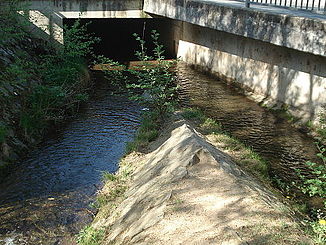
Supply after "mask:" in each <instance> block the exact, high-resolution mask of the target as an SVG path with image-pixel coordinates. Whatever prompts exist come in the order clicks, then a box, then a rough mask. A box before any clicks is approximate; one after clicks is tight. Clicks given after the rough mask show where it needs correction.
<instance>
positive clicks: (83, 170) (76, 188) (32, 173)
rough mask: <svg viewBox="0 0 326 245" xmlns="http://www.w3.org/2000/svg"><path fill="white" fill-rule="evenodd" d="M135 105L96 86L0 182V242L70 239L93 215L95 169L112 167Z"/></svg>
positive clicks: (129, 131) (133, 124)
mask: <svg viewBox="0 0 326 245" xmlns="http://www.w3.org/2000/svg"><path fill="white" fill-rule="evenodd" d="M140 109H141V108H140V107H139V105H137V104H136V103H135V102H132V101H129V100H128V98H127V96H125V95H115V96H113V95H111V91H110V89H109V88H108V87H107V86H105V85H103V84H102V86H98V88H97V89H96V92H95V94H94V96H93V99H91V101H90V102H89V104H88V105H87V106H86V108H85V110H84V111H83V112H81V113H79V114H78V116H77V117H76V118H75V119H74V120H73V121H72V122H71V123H69V125H67V126H66V127H65V128H64V130H63V131H62V132H60V133H58V135H57V136H55V137H52V138H51V139H48V140H46V141H44V142H43V143H42V144H41V146H40V147H39V148H38V149H36V150H35V151H33V152H31V153H30V154H29V157H27V159H26V160H24V161H23V162H22V163H21V164H19V168H16V169H15V170H14V171H13V173H12V174H11V175H10V176H8V177H7V178H6V180H5V181H4V182H3V183H2V184H0V190H1V192H0V217H1V218H0V244H1V240H3V241H2V242H3V244H6V243H8V244H63V243H64V242H63V241H62V240H63V239H64V240H66V244H72V242H71V241H69V236H71V235H74V234H76V233H77V232H78V231H79V230H80V228H82V227H83V226H84V225H85V223H88V222H89V221H90V220H91V219H92V218H93V213H92V212H93V210H91V209H90V208H89V203H90V202H91V201H92V200H93V199H94V194H95V192H96V190H97V189H98V188H100V186H99V185H100V181H101V172H102V171H109V172H114V171H116V170H117V168H118V166H117V163H118V160H119V158H120V157H121V156H122V155H123V153H124V149H125V144H126V142H128V141H130V140H131V138H132V136H133V134H134V132H135V130H136V128H137V126H138V124H139V116H140ZM11 241H12V243H10V242H11Z"/></svg>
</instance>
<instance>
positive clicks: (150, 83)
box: [127, 30, 177, 117]
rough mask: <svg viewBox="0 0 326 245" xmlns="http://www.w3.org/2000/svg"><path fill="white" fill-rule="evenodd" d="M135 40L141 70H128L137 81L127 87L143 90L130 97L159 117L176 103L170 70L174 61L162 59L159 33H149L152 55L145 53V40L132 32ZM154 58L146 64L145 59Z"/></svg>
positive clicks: (133, 89)
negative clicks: (156, 113) (152, 62)
mask: <svg viewBox="0 0 326 245" xmlns="http://www.w3.org/2000/svg"><path fill="white" fill-rule="evenodd" d="M134 36H135V38H136V40H137V41H138V42H139V45H140V49H141V50H140V51H137V52H136V56H137V57H138V59H139V60H140V61H142V62H143V64H142V69H141V70H130V73H131V74H133V75H134V76H135V77H136V78H137V82H135V83H128V84H127V88H129V89H132V90H131V91H135V89H136V90H137V89H140V90H142V91H145V92H144V94H143V95H139V93H134V94H133V96H132V98H133V99H135V100H137V101H140V102H141V103H142V104H144V105H145V106H147V107H149V108H151V109H152V110H154V111H156V112H158V113H159V114H160V115H161V117H164V115H166V113H168V112H171V111H172V110H173V108H174V106H175V104H176V91H177V86H176V84H175V76H174V74H173V73H172V72H171V69H172V66H173V65H174V62H172V61H165V60H164V58H165V57H164V56H163V53H164V50H163V46H162V45H160V44H159V42H158V39H159V34H158V33H157V32H156V31H155V30H153V31H152V33H151V37H152V41H153V43H154V46H155V48H154V50H153V53H154V57H151V56H149V55H147V49H146V46H145V44H146V43H145V41H144V40H142V39H141V38H140V37H139V36H138V35H137V34H134ZM153 59H155V61H156V64H155V65H148V63H146V61H148V60H153Z"/></svg>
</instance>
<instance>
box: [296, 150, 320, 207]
mask: <svg viewBox="0 0 326 245" xmlns="http://www.w3.org/2000/svg"><path fill="white" fill-rule="evenodd" d="M317 148H318V150H319V153H318V154H317V156H318V157H319V158H320V159H321V160H322V163H320V164H318V163H315V162H311V161H308V162H306V166H307V167H308V168H309V169H310V171H311V175H309V176H307V175H303V174H302V173H301V172H300V171H299V170H297V172H298V174H299V177H300V178H301V179H302V180H303V184H302V186H301V187H300V189H301V190H302V192H303V193H306V194H308V195H309V196H311V197H313V196H319V197H321V198H323V200H324V207H325V208H326V155H325V153H326V149H325V147H323V146H320V145H318V144H317Z"/></svg>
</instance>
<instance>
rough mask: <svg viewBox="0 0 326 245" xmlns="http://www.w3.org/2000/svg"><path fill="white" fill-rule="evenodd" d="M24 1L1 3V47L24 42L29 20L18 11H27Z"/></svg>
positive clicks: (12, 0)
mask: <svg viewBox="0 0 326 245" xmlns="http://www.w3.org/2000/svg"><path fill="white" fill-rule="evenodd" d="M26 7H27V6H26V3H24V1H22V0H8V1H3V2H0V45H4V44H7V43H13V42H17V41H21V40H23V39H24V38H25V37H26V35H27V33H26V31H25V30H26V27H27V25H28V20H27V18H26V17H25V15H20V14H18V11H24V9H26Z"/></svg>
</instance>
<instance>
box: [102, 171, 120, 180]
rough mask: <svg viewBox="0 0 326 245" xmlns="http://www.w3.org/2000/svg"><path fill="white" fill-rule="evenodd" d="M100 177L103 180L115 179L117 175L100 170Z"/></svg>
mask: <svg viewBox="0 0 326 245" xmlns="http://www.w3.org/2000/svg"><path fill="white" fill-rule="evenodd" d="M102 179H103V181H104V182H106V181H115V180H116V179H117V176H116V175H115V174H112V173H109V172H105V171H104V172H102Z"/></svg>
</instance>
